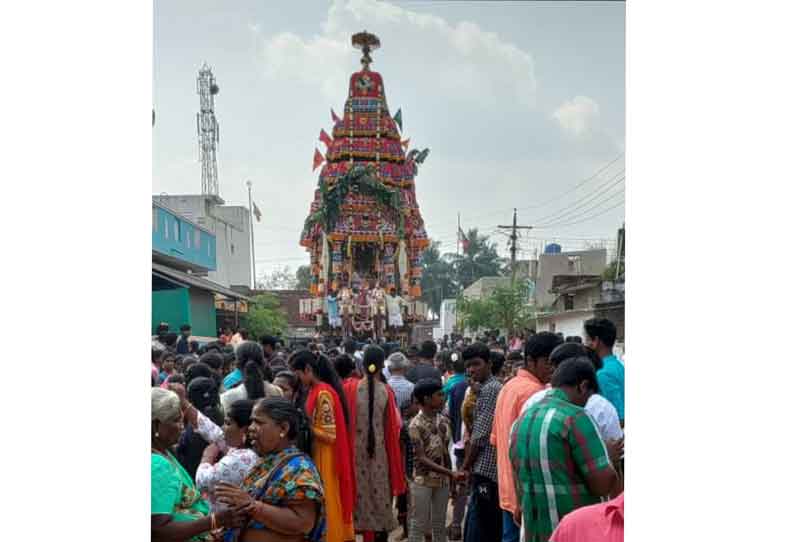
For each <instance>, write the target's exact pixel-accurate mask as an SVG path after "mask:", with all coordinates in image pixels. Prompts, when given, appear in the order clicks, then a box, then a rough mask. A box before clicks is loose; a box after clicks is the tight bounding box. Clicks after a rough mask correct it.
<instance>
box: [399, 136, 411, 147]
mask: <svg viewBox="0 0 794 542" xmlns="http://www.w3.org/2000/svg"><path fill="white" fill-rule="evenodd" d="M401 144H402V146H403V148H404V149H407V148H408V145H410V144H411V138H410V137H409V138H408V139H406V140H405V141H403V142H401Z"/></svg>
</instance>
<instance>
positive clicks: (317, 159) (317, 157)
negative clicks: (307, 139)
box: [312, 149, 325, 171]
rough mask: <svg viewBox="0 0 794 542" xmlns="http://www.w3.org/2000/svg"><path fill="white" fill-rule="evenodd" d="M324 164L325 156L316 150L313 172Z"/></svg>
mask: <svg viewBox="0 0 794 542" xmlns="http://www.w3.org/2000/svg"><path fill="white" fill-rule="evenodd" d="M323 162H325V158H323V155H322V154H320V151H318V150H317V149H314V165H313V166H312V171H314V170H315V169H317V167H318V166H319V165H320V164H322V163H323Z"/></svg>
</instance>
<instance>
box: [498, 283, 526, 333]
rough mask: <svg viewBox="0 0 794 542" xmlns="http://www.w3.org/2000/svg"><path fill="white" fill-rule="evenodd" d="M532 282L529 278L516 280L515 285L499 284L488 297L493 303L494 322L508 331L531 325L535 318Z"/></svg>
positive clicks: (512, 331) (511, 331)
mask: <svg viewBox="0 0 794 542" xmlns="http://www.w3.org/2000/svg"><path fill="white" fill-rule="evenodd" d="M529 297H530V284H529V281H527V280H521V281H516V283H515V285H513V286H497V287H496V288H495V289H494V291H493V294H492V295H491V297H490V298H489V299H488V300H489V301H490V302H491V304H492V309H491V310H492V315H493V324H494V326H495V327H498V328H499V329H504V330H506V331H507V333H508V335H513V334H515V332H516V330H519V329H523V328H526V327H529V324H530V322H531V320H532V319H533V318H534V316H535V314H534V309H533V308H532V307H530V305H529Z"/></svg>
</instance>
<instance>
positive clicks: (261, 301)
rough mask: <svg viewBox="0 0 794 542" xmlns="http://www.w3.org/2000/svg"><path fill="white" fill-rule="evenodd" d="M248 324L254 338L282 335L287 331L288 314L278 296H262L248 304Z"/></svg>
mask: <svg viewBox="0 0 794 542" xmlns="http://www.w3.org/2000/svg"><path fill="white" fill-rule="evenodd" d="M246 324H247V326H248V332H249V333H250V334H251V336H252V337H260V336H262V335H265V334H267V335H280V334H282V333H284V331H285V330H286V329H287V314H286V312H284V309H282V308H281V303H280V302H279V300H278V298H277V297H276V296H274V295H273V294H260V295H258V296H256V297H254V298H253V300H252V301H251V303H249V304H248V315H247V317H246Z"/></svg>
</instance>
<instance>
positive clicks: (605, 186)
mask: <svg viewBox="0 0 794 542" xmlns="http://www.w3.org/2000/svg"><path fill="white" fill-rule="evenodd" d="M624 173H625V170H622V171H620V172H618V173H616V174H615V175H613V176H612V177H610V178H609V179H607V180H606V181H605V182H604V183H602V184H600V185H598V186H597V187H596V188H595V189H594V190H593V191H592V192H590V193H589V194H587V195H586V196H584V197H582V198H580V199H578V200H576V201H574V202H572V203H571V204H569V205H567V206H565V207H563V208H562V209H558V210H557V211H554V212H553V213H549V214H547V215H546V216H543V217H541V218H537V219H535V220H533V222H535V223H536V224H542V223H544V222H553V221H556V220H557V219H559V218H562V217H563V216H565V215H567V214H569V213H570V212H571V211H574V210H576V209H578V208H580V207H581V206H582V205H586V204H587V203H588V202H590V201H592V200H593V199H595V198H597V197H598V196H599V195H600V194H603V193H605V192H607V191H609V190H610V189H612V188H613V187H615V186H617V185H618V184H620V183H622V182H623V181H624V180H625V179H626V176H625V175H624ZM621 175H623V177H620V176H621ZM617 177H620V178H619V179H617V180H615V179H616V178H617Z"/></svg>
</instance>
